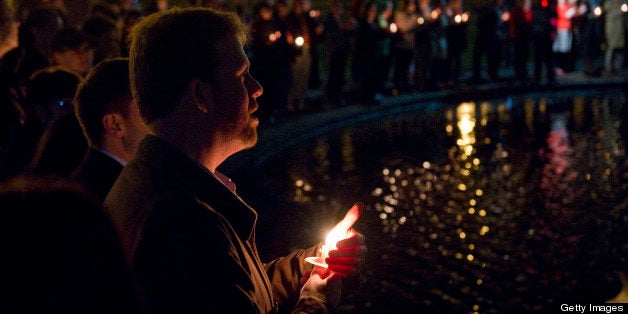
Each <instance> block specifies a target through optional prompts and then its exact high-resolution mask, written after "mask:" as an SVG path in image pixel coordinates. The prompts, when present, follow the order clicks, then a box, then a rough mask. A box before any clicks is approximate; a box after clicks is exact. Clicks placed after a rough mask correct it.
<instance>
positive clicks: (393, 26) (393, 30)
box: [390, 23, 397, 33]
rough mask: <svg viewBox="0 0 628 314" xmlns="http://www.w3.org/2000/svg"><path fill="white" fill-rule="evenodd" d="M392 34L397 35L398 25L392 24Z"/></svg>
mask: <svg viewBox="0 0 628 314" xmlns="http://www.w3.org/2000/svg"><path fill="white" fill-rule="evenodd" d="M390 32H391V33H396V32H397V24H395V23H390Z"/></svg>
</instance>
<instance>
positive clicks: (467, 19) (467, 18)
mask: <svg viewBox="0 0 628 314" xmlns="http://www.w3.org/2000/svg"><path fill="white" fill-rule="evenodd" d="M462 21H463V22H464V23H466V22H468V21H469V12H465V13H462Z"/></svg>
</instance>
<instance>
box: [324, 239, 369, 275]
mask: <svg viewBox="0 0 628 314" xmlns="http://www.w3.org/2000/svg"><path fill="white" fill-rule="evenodd" d="M350 231H351V233H352V235H351V236H350V237H349V238H347V239H344V240H341V241H338V243H336V246H337V249H335V250H330V251H329V253H328V257H327V258H326V259H325V263H327V265H328V268H329V270H331V271H333V272H335V273H339V274H340V275H342V276H349V275H352V274H355V273H357V272H359V270H360V269H361V268H362V266H363V265H364V260H365V257H366V252H367V249H366V245H365V244H364V235H362V234H361V233H359V232H356V231H355V230H353V229H351V230H350Z"/></svg>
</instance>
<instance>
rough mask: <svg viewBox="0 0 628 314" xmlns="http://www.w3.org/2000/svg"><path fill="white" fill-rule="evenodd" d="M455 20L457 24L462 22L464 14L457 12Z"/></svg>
mask: <svg viewBox="0 0 628 314" xmlns="http://www.w3.org/2000/svg"><path fill="white" fill-rule="evenodd" d="M454 21H455V22H456V24H460V22H462V16H461V15H460V14H456V16H454Z"/></svg>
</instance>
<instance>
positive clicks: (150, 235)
mask: <svg viewBox="0 0 628 314" xmlns="http://www.w3.org/2000/svg"><path fill="white" fill-rule="evenodd" d="M103 208H104V210H105V211H106V212H107V213H108V214H109V215H110V217H111V219H112V221H113V222H114V225H116V227H117V228H118V231H119V234H120V235H121V239H122V244H123V247H124V250H125V255H126V257H127V259H128V261H129V263H130V264H131V265H132V267H133V269H134V271H135V273H136V275H137V279H138V281H139V283H140V285H141V287H142V289H143V291H144V298H145V300H146V305H147V310H148V312H149V313H268V312H270V311H272V310H273V309H277V304H279V307H282V306H284V307H283V310H286V308H287V307H290V306H292V305H293V304H294V303H296V301H295V300H299V303H298V304H297V307H299V306H301V308H302V309H303V308H304V306H305V307H307V309H306V310H305V312H304V313H309V312H312V311H313V310H314V309H317V310H319V311H320V312H317V313H325V312H327V311H328V310H329V304H327V302H324V300H323V299H322V298H321V296H320V295H307V296H305V297H303V296H302V297H301V298H300V299H299V291H300V288H301V286H300V284H299V279H300V278H301V277H302V276H303V274H304V272H305V270H307V269H311V268H312V267H311V265H309V264H307V263H306V262H304V258H305V257H307V256H315V255H316V250H317V248H318V246H315V247H312V248H310V249H308V250H297V251H295V252H293V253H291V254H290V255H289V256H286V257H284V258H280V259H277V260H275V261H273V262H271V263H269V264H265V265H264V264H262V262H261V261H260V259H259V254H258V252H257V247H256V244H255V224H256V221H257V213H256V212H255V210H253V209H252V208H251V207H249V206H248V205H247V204H246V203H245V202H244V201H243V200H242V199H241V198H240V197H238V196H237V195H236V194H235V193H234V192H232V191H231V190H229V189H228V188H227V187H226V186H225V185H223V184H222V183H221V182H220V181H218V179H216V177H215V176H214V175H212V174H211V173H210V172H209V171H207V170H206V169H205V168H204V167H202V166H201V165H200V164H198V163H197V162H195V161H194V160H192V159H190V158H189V157H187V156H186V155H184V154H183V153H181V152H180V151H179V150H177V149H176V148H175V147H174V146H172V145H170V144H169V143H167V142H165V141H163V140H161V139H158V138H157V137H154V136H151V135H148V136H147V137H146V138H144V140H143V141H142V143H141V144H140V147H139V149H138V152H137V154H136V156H135V159H133V160H132V161H131V162H129V164H127V166H126V167H124V169H123V170H122V173H121V174H120V176H119V177H118V179H117V180H116V183H115V184H114V185H113V187H112V189H111V191H110V192H109V194H108V195H107V198H106V199H105V202H104V204H103ZM291 309H292V308H289V309H288V310H291Z"/></svg>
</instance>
